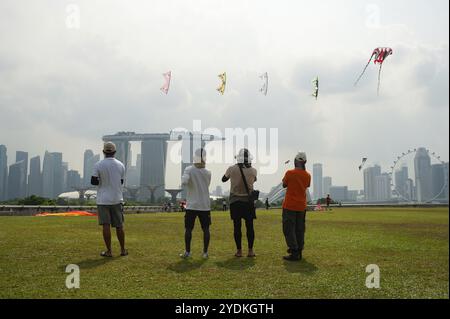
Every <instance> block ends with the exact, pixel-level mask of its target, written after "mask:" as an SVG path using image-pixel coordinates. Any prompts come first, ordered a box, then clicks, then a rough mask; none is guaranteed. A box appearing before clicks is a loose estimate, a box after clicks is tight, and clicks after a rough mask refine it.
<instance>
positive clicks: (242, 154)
mask: <svg viewBox="0 0 450 319" xmlns="http://www.w3.org/2000/svg"><path fill="white" fill-rule="evenodd" d="M236 160H237V162H238V163H245V162H246V161H247V162H248V163H251V162H252V160H253V156H252V154H250V151H249V150H248V149H246V148H242V149H241V150H239V153H238V155H236Z"/></svg>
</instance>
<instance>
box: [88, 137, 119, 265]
mask: <svg viewBox="0 0 450 319" xmlns="http://www.w3.org/2000/svg"><path fill="white" fill-rule="evenodd" d="M103 154H104V155H105V158H104V159H103V160H101V161H100V162H98V163H96V164H95V166H94V172H93V175H92V177H91V184H92V185H96V186H98V188H97V212H98V222H99V225H102V226H103V240H104V241H105V245H106V249H107V250H106V251H103V252H102V253H101V254H100V255H101V256H103V257H112V250H111V226H112V227H114V228H116V233H117V239H118V240H119V243H120V249H121V254H120V255H121V256H126V255H128V251H127V250H126V249H125V232H124V230H123V222H124V217H123V191H122V185H123V182H124V179H125V166H124V165H123V164H122V163H121V162H120V161H118V160H117V159H115V158H114V155H115V154H116V146H115V145H114V143H112V142H107V143H105V144H104V145H103Z"/></svg>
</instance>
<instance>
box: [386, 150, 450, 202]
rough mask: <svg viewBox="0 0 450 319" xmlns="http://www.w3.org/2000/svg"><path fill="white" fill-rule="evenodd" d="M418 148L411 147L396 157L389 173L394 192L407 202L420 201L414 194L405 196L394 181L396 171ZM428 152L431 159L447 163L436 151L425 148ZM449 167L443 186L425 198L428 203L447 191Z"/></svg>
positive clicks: (445, 171)
mask: <svg viewBox="0 0 450 319" xmlns="http://www.w3.org/2000/svg"><path fill="white" fill-rule="evenodd" d="M417 150H418V149H417V148H414V149H409V150H408V151H406V152H403V153H402V154H401V155H399V156H397V157H396V159H395V160H394V162H393V164H392V166H391V167H390V168H391V171H390V173H389V176H390V180H391V187H392V190H393V192H394V193H395V194H396V195H397V196H398V197H399V198H401V199H402V200H404V201H407V202H418V201H419V200H418V199H417V198H414V197H413V196H405V193H404V192H402V191H401V190H400V189H399V185H396V183H394V179H395V172H396V171H397V170H398V168H399V165H400V163H403V162H404V160H405V159H406V158H407V157H408V156H412V155H414V154H416V153H417ZM425 151H426V153H427V154H428V156H429V157H430V159H433V160H434V162H435V163H439V164H442V165H445V164H446V162H445V161H444V160H442V159H441V156H439V155H438V154H437V153H436V152H432V151H430V150H429V149H425ZM448 179H449V178H448V169H447V170H446V169H445V166H444V183H443V186H442V187H441V188H440V189H439V190H438V191H435V192H434V194H431V197H430V198H427V199H426V200H425V202H426V203H431V202H433V201H435V200H436V199H438V198H440V196H441V195H442V194H443V193H444V192H445V190H446V188H447V186H448V185H449V180H448Z"/></svg>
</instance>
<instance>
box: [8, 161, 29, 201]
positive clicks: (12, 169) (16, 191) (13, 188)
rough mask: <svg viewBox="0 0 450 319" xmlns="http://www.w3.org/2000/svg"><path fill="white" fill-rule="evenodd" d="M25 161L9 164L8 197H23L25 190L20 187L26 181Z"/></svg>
mask: <svg viewBox="0 0 450 319" xmlns="http://www.w3.org/2000/svg"><path fill="white" fill-rule="evenodd" d="M25 166H26V164H25V161H20V162H17V163H14V164H12V165H10V166H9V175H8V196H7V198H8V199H19V198H24V197H25V195H24V194H26V190H25V191H24V190H23V189H22V187H23V185H24V181H26V179H27V177H26V173H25V171H26V170H25Z"/></svg>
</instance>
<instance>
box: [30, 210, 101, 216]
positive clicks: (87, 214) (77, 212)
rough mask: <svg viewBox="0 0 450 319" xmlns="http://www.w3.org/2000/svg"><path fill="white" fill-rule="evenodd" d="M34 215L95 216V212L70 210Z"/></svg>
mask: <svg viewBox="0 0 450 319" xmlns="http://www.w3.org/2000/svg"><path fill="white" fill-rule="evenodd" d="M34 216H38V217H47V216H59V217H71V216H97V214H94V213H89V212H85V211H71V212H64V213H47V212H44V213H39V214H36V215H34Z"/></svg>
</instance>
